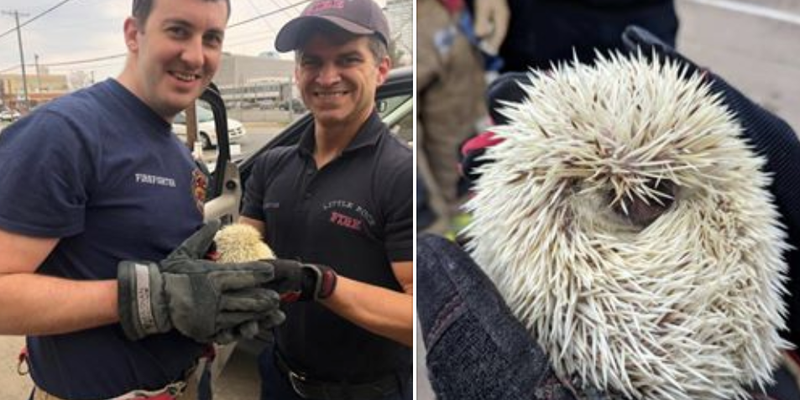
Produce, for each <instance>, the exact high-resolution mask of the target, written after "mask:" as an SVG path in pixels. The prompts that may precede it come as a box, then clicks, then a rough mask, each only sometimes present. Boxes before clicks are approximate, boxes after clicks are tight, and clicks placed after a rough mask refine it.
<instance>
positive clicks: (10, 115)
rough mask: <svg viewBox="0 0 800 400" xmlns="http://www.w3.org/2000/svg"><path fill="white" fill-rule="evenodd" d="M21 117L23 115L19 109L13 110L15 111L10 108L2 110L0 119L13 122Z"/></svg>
mask: <svg viewBox="0 0 800 400" xmlns="http://www.w3.org/2000/svg"><path fill="white" fill-rule="evenodd" d="M20 117H21V115H20V113H19V111H16V110H13V111H9V110H5V111H0V121H5V122H13V121H16V120H18V119H19V118H20Z"/></svg>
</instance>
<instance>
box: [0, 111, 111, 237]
mask: <svg viewBox="0 0 800 400" xmlns="http://www.w3.org/2000/svg"><path fill="white" fill-rule="evenodd" d="M93 142H96V141H93V140H92V138H88V137H86V134H85V133H84V132H81V131H80V130H79V129H78V128H77V127H75V126H73V125H72V124H70V123H68V122H67V121H65V120H64V119H63V118H62V117H61V116H60V115H57V114H54V113H51V112H48V111H41V112H38V113H34V114H31V115H30V116H28V117H26V118H23V119H21V120H20V121H18V122H16V123H14V124H12V125H10V126H9V127H7V128H6V129H5V130H4V131H3V133H2V136H0V228H3V229H6V230H9V231H12V232H16V233H20V234H23V235H30V236H36V237H49V238H60V237H67V236H72V235H75V234H78V233H80V232H81V231H82V230H83V224H84V211H85V207H86V203H87V201H88V198H89V193H90V191H91V186H92V182H93V179H94V178H93V176H94V169H95V168H94V167H93V165H94V164H95V162H94V161H95V157H94V154H96V152H94V151H92V147H91V146H95V145H96V143H93Z"/></svg>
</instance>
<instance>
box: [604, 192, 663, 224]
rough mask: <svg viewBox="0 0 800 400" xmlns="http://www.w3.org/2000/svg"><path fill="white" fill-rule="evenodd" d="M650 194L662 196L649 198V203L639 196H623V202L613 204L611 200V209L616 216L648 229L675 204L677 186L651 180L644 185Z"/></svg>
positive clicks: (618, 201)
mask: <svg viewBox="0 0 800 400" xmlns="http://www.w3.org/2000/svg"><path fill="white" fill-rule="evenodd" d="M644 186H646V188H647V192H649V193H656V192H657V193H660V194H661V195H654V196H648V197H649V198H648V199H647V201H645V200H644V199H642V198H640V197H639V196H636V195H634V196H630V197H629V196H623V198H622V199H621V200H617V201H616V202H613V198H610V199H609V202H610V203H611V209H612V210H613V211H614V213H615V214H617V215H619V216H620V217H622V218H624V219H625V220H627V221H629V222H630V223H632V224H633V225H636V226H638V227H640V228H642V229H644V228H646V227H648V226H649V225H650V224H652V223H653V221H655V220H656V219H658V217H660V216H661V215H662V214H664V213H665V212H666V211H667V210H668V209H669V208H670V207H671V206H672V203H674V202H675V200H674V199H675V191H676V187H675V184H674V183H673V182H671V181H668V180H660V181H655V180H649V181H647V182H645V183H644ZM610 196H611V195H610Z"/></svg>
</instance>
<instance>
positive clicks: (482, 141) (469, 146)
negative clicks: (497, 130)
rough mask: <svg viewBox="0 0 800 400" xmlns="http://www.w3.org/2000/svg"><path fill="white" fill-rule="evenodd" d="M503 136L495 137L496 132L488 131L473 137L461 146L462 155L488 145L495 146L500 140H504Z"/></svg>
mask: <svg viewBox="0 0 800 400" xmlns="http://www.w3.org/2000/svg"><path fill="white" fill-rule="evenodd" d="M503 140H504V139H503V138H498V137H495V134H494V132H490V131H486V132H483V133H481V134H480V135H477V136H475V137H473V138H472V139H470V140H468V141H467V142H466V143H464V145H463V146H461V155H464V156H466V155H467V154H469V153H471V152H473V151H476V150H480V149H485V148H487V147H491V146H494V145H496V144H498V143H500V142H502V141H503Z"/></svg>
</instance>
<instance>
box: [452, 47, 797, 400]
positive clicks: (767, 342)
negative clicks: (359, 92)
mask: <svg viewBox="0 0 800 400" xmlns="http://www.w3.org/2000/svg"><path fill="white" fill-rule="evenodd" d="M597 57H598V58H597V60H596V63H595V64H594V65H593V66H588V65H582V64H579V63H578V62H577V61H573V62H572V63H569V64H559V65H556V66H554V67H553V69H552V70H550V71H547V72H537V71H531V72H530V74H529V75H530V81H531V82H530V84H528V85H523V86H522V88H523V90H524V92H525V98H524V99H523V100H522V101H521V102H519V103H506V104H505V105H504V108H503V109H502V111H501V112H502V113H503V114H504V115H505V116H507V117H508V118H509V119H510V122H509V123H508V124H507V125H503V126H498V127H496V128H494V129H493V131H494V132H495V133H496V135H498V136H499V137H500V138H503V139H504V140H503V141H502V143H500V144H498V145H496V146H494V147H492V148H490V149H489V150H488V151H487V153H486V155H485V156H484V157H485V158H486V159H487V160H488V161H489V162H487V163H486V164H485V165H483V166H482V167H481V168H480V170H479V172H480V173H481V177H480V179H479V180H478V181H477V182H476V185H475V193H474V196H473V197H472V198H471V199H470V200H469V201H468V202H467V203H466V205H465V207H466V209H467V210H468V211H469V212H470V213H471V214H472V215H473V219H472V222H471V223H470V224H469V225H468V226H467V228H465V231H464V234H465V235H466V237H468V238H469V240H470V241H469V243H468V244H467V250H468V251H469V252H470V254H471V255H472V256H473V258H474V259H475V261H476V262H477V263H478V264H479V265H480V266H481V268H482V269H483V270H484V271H485V272H486V274H487V275H488V276H489V277H490V279H491V280H492V281H493V282H494V283H495V285H496V286H497V288H498V290H499V292H500V294H501V295H502V297H503V298H504V300H505V301H506V302H507V303H508V305H509V308H510V309H511V311H512V312H513V314H514V315H515V316H516V318H518V319H519V320H520V322H522V324H523V325H524V326H525V328H526V329H527V330H528V331H529V332H530V334H531V336H532V337H533V338H534V339H535V341H536V342H538V344H539V345H540V346H541V347H542V348H543V349H544V350H545V352H546V353H547V354H548V357H549V360H550V362H551V364H552V366H553V368H554V370H555V372H556V374H557V375H558V376H559V378H560V379H562V380H565V381H567V382H570V383H571V384H575V383H577V385H578V387H581V388H583V389H584V391H589V390H590V389H591V390H595V389H597V390H601V391H604V392H605V393H607V394H609V395H610V396H612V397H614V398H618V397H620V396H621V397H625V398H632V399H660V400H663V399H666V400H689V399H730V398H737V399H744V398H748V397H749V396H748V394H747V390H746V389H745V387H747V386H750V385H753V386H755V387H761V388H763V387H764V386H765V385H766V384H769V383H771V382H772V377H771V371H772V370H773V369H774V368H775V367H776V365H777V364H778V362H779V360H780V357H781V352H782V351H783V350H785V349H787V348H789V347H790V345H789V344H788V342H787V341H785V340H784V339H782V338H781V336H780V335H779V331H780V330H782V329H784V328H785V314H786V306H785V304H784V303H783V302H782V295H783V294H785V293H786V288H785V284H786V279H787V278H786V272H787V266H786V264H785V263H784V262H783V260H782V253H783V252H784V251H785V250H787V249H788V248H789V246H788V244H787V243H786V239H787V237H786V233H785V232H784V230H783V227H782V226H781V224H780V223H779V214H778V211H777V209H776V207H775V205H774V204H773V198H772V196H771V194H770V192H769V191H768V186H769V184H770V182H771V178H770V176H769V174H767V173H766V172H763V170H764V166H765V162H766V161H765V160H764V159H763V158H762V157H760V156H758V155H757V154H756V153H755V152H754V150H753V148H752V147H751V146H750V144H749V143H748V142H747V141H745V140H744V139H742V127H741V126H740V125H739V124H738V122H737V121H736V119H735V118H734V116H733V115H732V113H731V111H730V110H728V109H727V108H726V106H725V105H724V104H723V102H722V99H721V97H720V96H719V95H718V94H715V93H713V92H712V91H711V89H710V84H709V83H708V82H707V81H705V80H704V77H703V76H702V74H700V73H693V72H691V71H690V70H688V69H687V67H686V66H685V65H683V64H680V63H678V62H676V61H671V60H664V59H661V60H659V58H658V57H656V56H655V55H654V56H648V55H645V54H642V53H641V52H639V53H637V54H629V55H623V54H619V53H614V54H610V55H605V56H604V55H601V54H598V55H597Z"/></svg>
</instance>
